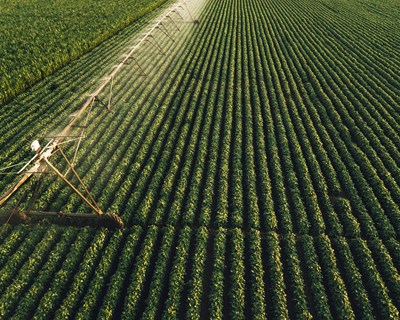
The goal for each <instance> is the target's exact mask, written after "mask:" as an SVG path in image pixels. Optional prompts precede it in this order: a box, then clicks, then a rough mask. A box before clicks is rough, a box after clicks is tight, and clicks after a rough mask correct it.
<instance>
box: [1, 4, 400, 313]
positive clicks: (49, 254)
mask: <svg viewBox="0 0 400 320" xmlns="http://www.w3.org/2000/svg"><path fill="white" fill-rule="evenodd" d="M142 2H143V1H142ZM143 3H144V2H143ZM171 4H172V2H168V3H167V5H166V6H163V7H161V8H159V9H156V10H154V11H151V12H149V13H147V14H146V15H145V16H144V17H142V18H140V19H139V20H137V21H135V22H134V23H132V24H129V25H128V26H127V27H125V28H124V29H122V30H121V31H120V32H119V33H117V34H116V35H114V36H113V37H111V38H109V39H108V40H105V41H103V42H102V43H101V44H99V45H98V46H96V47H94V48H93V49H92V50H90V51H89V52H88V53H86V54H85V55H82V56H80V57H79V58H77V59H75V60H74V61H72V62H71V63H69V64H68V65H67V66H66V67H64V68H62V69H59V70H57V71H55V72H53V73H52V74H51V75H48V76H46V77H45V78H44V79H43V80H42V81H40V82H38V83H37V84H36V85H34V86H33V87H32V88H31V89H29V90H27V91H25V92H23V93H22V94H19V95H17V96H16V97H15V98H13V99H12V100H11V101H10V102H8V103H7V104H3V105H1V106H0V108H1V114H0V150H1V151H0V167H4V166H8V165H11V164H13V163H18V162H21V161H23V160H24V159H27V158H28V159H29V158H30V157H31V156H32V153H31V150H30V148H29V145H30V143H31V142H32V141H33V140H35V139H40V141H41V142H42V141H43V142H44V141H46V139H45V137H47V136H51V134H52V132H57V131H58V130H59V129H60V128H63V127H64V126H65V124H66V122H68V119H69V115H71V114H73V113H74V112H75V111H76V110H77V109H79V107H80V106H81V105H82V103H83V102H84V101H85V100H86V98H87V95H88V94H89V93H90V92H91V91H92V90H93V89H94V88H96V87H97V85H98V83H99V81H100V80H101V79H102V77H104V76H107V74H108V73H109V71H110V69H111V70H112V68H113V66H114V65H115V64H117V63H118V62H119V61H120V60H121V57H123V54H124V53H126V52H127V51H128V50H129V47H131V46H132V45H134V44H135V40H137V39H140V36H141V35H142V34H143V32H144V31H146V30H147V29H148V27H149V26H151V24H152V23H153V22H154V19H155V18H157V17H158V16H159V15H160V14H162V12H163V11H164V10H166V8H167V6H168V5H171ZM187 4H188V8H189V10H190V13H191V14H192V15H193V16H194V17H195V19H198V20H199V23H198V24H195V23H191V22H190V19H189V17H188V16H187V15H186V16H184V17H183V18H184V19H183V20H177V21H178V22H177V23H176V25H175V24H174V23H173V22H172V21H171V22H170V23H166V24H165V25H166V28H167V30H168V33H163V32H157V33H156V34H155V35H154V39H155V40H156V41H157V43H158V44H159V45H160V47H161V48H162V52H163V53H165V54H160V51H159V50H158V49H157V47H156V46H154V45H153V46H152V45H151V44H150V43H146V44H144V45H143V47H141V48H140V50H139V51H138V53H137V56H136V61H137V62H138V64H135V63H130V64H129V65H126V66H124V68H123V69H122V71H121V73H119V74H118V76H117V77H116V79H115V82H114V88H113V90H114V96H113V100H112V111H108V110H107V109H106V108H104V107H102V106H100V105H98V106H96V108H95V112H93V113H92V114H91V117H90V120H89V126H88V129H87V130H88V131H87V133H86V138H85V139H84V141H83V143H82V147H81V148H80V149H79V153H78V162H77V164H76V166H75V168H76V170H77V171H78V172H79V173H80V174H81V176H82V178H83V180H84V181H85V183H86V184H87V185H88V187H89V189H90V190H91V191H92V193H93V195H94V197H95V199H96V201H98V203H99V205H100V207H101V208H103V210H104V211H105V212H118V214H119V215H120V216H121V218H122V219H123V221H124V223H125V228H124V229H122V230H109V229H105V228H104V229H101V228H93V227H88V226H86V227H79V226H76V225H69V224H68V223H62V224H60V223H53V221H52V220H41V221H40V222H38V223H30V224H20V225H16V226H12V225H9V224H3V225H1V226H0V319H8V318H13V319H30V318H33V319H94V318H96V319H135V318H137V319H161V318H162V319H175V318H182V319H183V318H188V319H199V318H201V319H288V318H290V319H311V318H315V319H399V318H400V206H399V204H400V85H399V84H400V28H399V25H400V24H399V23H400V6H399V3H398V1H394V0H333V1H328V0H319V1H316V0H189V1H188V2H187ZM178 29H179V30H178ZM171 38H173V40H171ZM139 66H140V67H139ZM143 73H145V74H146V75H147V76H144V75H143ZM67 151H68V150H67ZM14 179H15V178H14V177H10V176H0V194H1V193H3V192H4V191H5V190H6V188H7V187H8V186H9V185H10V183H11V182H12V181H13V180H14ZM26 189H28V187H26ZM26 192H28V191H26ZM17 201H19V200H18V199H13V200H12V201H11V202H10V204H9V206H10V207H11V206H13V205H15V204H16V202H17ZM25 202H26V200H24V199H23V198H22V202H21V204H20V205H21V206H24V205H25V206H26V203H25ZM37 209H38V210H44V211H56V212H57V211H63V212H88V208H87V206H86V205H85V204H84V203H83V202H82V201H81V200H80V199H79V198H78V197H77V196H76V195H75V194H73V192H72V191H71V190H70V189H69V188H68V187H67V186H66V185H64V183H63V182H62V181H61V180H60V179H56V178H55V177H54V176H52V175H49V177H48V178H47V179H46V180H45V183H44V185H43V192H42V193H41V195H40V197H39V198H38V201H37Z"/></svg>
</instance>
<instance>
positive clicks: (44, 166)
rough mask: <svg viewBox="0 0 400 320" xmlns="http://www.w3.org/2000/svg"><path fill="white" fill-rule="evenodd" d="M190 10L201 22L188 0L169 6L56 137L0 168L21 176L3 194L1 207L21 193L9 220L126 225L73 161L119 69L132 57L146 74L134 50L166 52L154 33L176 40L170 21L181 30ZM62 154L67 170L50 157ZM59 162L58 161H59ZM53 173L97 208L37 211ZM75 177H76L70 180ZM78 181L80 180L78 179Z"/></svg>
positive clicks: (86, 201)
mask: <svg viewBox="0 0 400 320" xmlns="http://www.w3.org/2000/svg"><path fill="white" fill-rule="evenodd" d="M184 12H187V14H188V15H189V17H190V21H191V22H192V23H195V24H197V23H199V22H198V20H195V19H194V18H193V17H192V15H191V13H190V11H189V8H188V6H187V4H186V1H181V2H179V3H178V4H177V5H174V6H173V7H172V8H171V9H169V10H167V11H166V13H165V14H163V15H162V17H161V18H159V19H158V20H157V21H156V23H155V24H154V25H153V26H152V27H151V28H150V30H149V31H148V32H146V33H145V34H144V36H143V37H142V38H140V40H139V41H138V42H137V43H136V45H134V46H133V47H131V49H130V51H129V53H128V54H126V55H125V56H124V58H123V60H122V61H121V62H120V63H119V64H118V65H116V66H115V67H114V68H113V69H112V71H111V73H110V74H109V75H108V76H107V77H106V78H104V80H103V81H102V83H101V84H100V85H99V87H98V88H97V89H96V90H95V91H94V92H93V93H92V94H90V95H89V98H88V99H87V100H86V102H85V103H84V104H83V105H82V107H81V108H80V109H79V110H78V111H77V112H76V113H75V114H74V115H73V116H72V119H71V120H70V121H69V123H68V124H67V125H66V126H65V127H64V129H62V130H61V131H60V132H59V133H57V134H55V135H54V136H53V137H49V138H50V140H49V141H48V142H47V144H46V145H45V146H44V147H41V146H40V143H39V141H37V140H35V141H33V142H32V144H31V148H32V151H34V152H35V153H36V154H35V156H34V157H32V158H31V159H30V160H29V161H27V162H26V163H19V164H15V165H12V166H8V167H5V168H1V169H0V175H17V176H20V178H19V180H17V182H16V183H14V184H13V185H12V186H11V187H10V188H8V189H7V190H6V191H5V192H4V193H3V194H2V195H1V196H0V208H1V207H2V206H4V205H5V203H7V202H8V201H9V200H10V198H12V197H13V196H14V195H16V194H17V193H18V191H20V193H22V195H21V197H20V199H19V200H17V201H16V204H14V206H13V208H12V209H10V210H7V213H6V214H7V222H8V221H10V220H13V221H16V222H21V221H26V220H28V219H29V218H30V217H36V218H43V217H60V218H63V217H68V218H79V219H95V221H96V223H97V224H98V225H101V226H106V227H109V228H123V227H124V223H123V221H122V219H121V218H120V217H119V216H118V215H117V214H116V213H114V212H107V213H105V212H103V211H102V210H101V208H100V207H99V205H98V204H97V202H96V201H95V199H94V197H93V196H92V194H91V193H90V191H89V189H88V188H87V186H86V185H85V184H84V182H83V181H82V179H81V177H80V176H79V174H78V173H77V171H76V170H75V168H74V164H75V161H76V158H77V155H78V150H79V148H80V146H81V142H82V139H83V138H84V137H85V136H84V133H85V129H86V127H87V126H88V123H89V116H90V113H91V112H92V109H93V106H94V105H95V103H99V104H101V105H102V106H104V107H105V108H107V109H108V110H110V106H111V100H112V96H113V82H114V79H115V76H116V75H117V73H118V72H119V71H120V70H121V69H122V68H123V67H124V65H127V64H128V63H129V61H130V60H132V61H134V62H135V63H136V65H137V66H138V67H139V69H140V71H141V75H142V76H147V75H146V74H145V72H144V70H143V69H142V68H141V66H140V64H139V62H138V61H137V60H136V58H135V53H136V52H137V50H138V49H139V48H140V47H141V46H142V45H143V44H144V43H146V42H147V43H150V44H151V45H152V46H153V47H154V48H156V49H157V50H158V51H159V52H160V53H161V54H163V55H165V52H164V51H163V48H162V47H161V46H160V44H159V43H158V42H157V39H156V38H155V33H156V32H157V30H159V31H160V32H162V33H163V34H164V35H166V36H167V37H168V38H169V39H170V40H172V41H174V39H173V37H172V35H171V33H170V31H168V28H167V25H168V24H170V25H171V24H172V25H173V26H174V28H175V29H177V30H178V31H180V28H179V21H184V20H185V19H184V17H183V15H182V14H183V13H184ZM107 87H108V88H109V92H108V94H107V95H108V101H107V103H104V102H103V101H102V100H101V99H100V98H99V95H100V93H102V92H104V91H106V90H105V89H106V88H107ZM74 130H75V131H76V130H78V133H77V134H76V133H74V132H73V131H74ZM71 143H75V144H76V145H75V147H74V150H73V151H74V152H73V155H72V159H71V160H70V159H69V158H68V156H67V155H66V152H65V151H64V150H63V147H64V145H65V144H69V145H71ZM55 154H59V155H61V157H58V158H57V159H61V160H63V161H64V162H65V163H64V166H66V168H67V169H66V171H65V172H64V173H62V172H61V170H62V169H58V168H57V167H56V165H55V163H54V162H56V161H50V160H52V159H51V158H52V157H53V156H54V155H55ZM57 165H59V163H57ZM19 166H22V167H21V168H20V169H19V170H18V171H15V170H16V168H18V167H19ZM49 173H53V174H55V175H56V176H57V177H59V178H60V179H61V180H62V181H64V182H65V183H66V184H67V185H68V186H69V187H70V188H71V189H72V190H73V192H75V194H77V195H78V196H79V197H80V198H81V199H82V200H83V201H84V202H85V203H86V204H87V205H88V206H89V207H90V208H91V210H92V211H93V212H94V214H93V213H72V212H46V211H34V210H33V208H34V204H35V201H36V200H37V198H38V196H39V195H40V192H41V186H42V184H43V180H44V179H45V177H46V176H47V175H48V174H49ZM32 177H36V179H33V180H34V181H33V183H32V188H31V190H30V191H26V192H25V193H24V192H22V191H21V187H22V186H24V185H25V184H27V182H28V181H29V180H31V178H32ZM72 178H74V179H73V181H75V184H74V182H73V181H72V180H71V179H72ZM76 182H77V183H76ZM23 203H24V204H25V209H21V208H20V207H21V206H22V204H23Z"/></svg>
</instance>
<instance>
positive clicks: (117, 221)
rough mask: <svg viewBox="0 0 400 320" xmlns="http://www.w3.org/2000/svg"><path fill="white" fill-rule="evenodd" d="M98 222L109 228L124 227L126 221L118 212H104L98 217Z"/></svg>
mask: <svg viewBox="0 0 400 320" xmlns="http://www.w3.org/2000/svg"><path fill="white" fill-rule="evenodd" d="M97 221H98V224H99V225H100V226H102V227H106V228H109V229H123V228H124V222H123V221H122V219H121V218H120V217H119V216H118V215H117V214H116V213H113V212H111V213H104V214H102V215H101V216H99V217H98V218H97Z"/></svg>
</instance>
